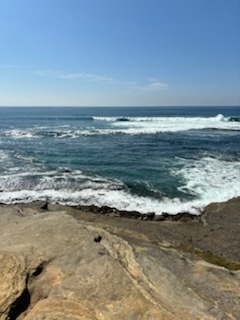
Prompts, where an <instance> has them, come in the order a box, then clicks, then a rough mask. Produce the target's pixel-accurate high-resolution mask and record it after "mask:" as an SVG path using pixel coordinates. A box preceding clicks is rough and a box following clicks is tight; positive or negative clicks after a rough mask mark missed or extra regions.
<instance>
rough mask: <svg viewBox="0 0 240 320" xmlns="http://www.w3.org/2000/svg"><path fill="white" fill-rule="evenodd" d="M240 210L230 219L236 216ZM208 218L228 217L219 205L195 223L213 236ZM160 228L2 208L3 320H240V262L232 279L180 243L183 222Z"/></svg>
mask: <svg viewBox="0 0 240 320" xmlns="http://www.w3.org/2000/svg"><path fill="white" fill-rule="evenodd" d="M238 205H239V203H237V206H238ZM237 206H236V204H235V206H234V210H235V211H234V210H233V208H231V209H229V208H230V207H231V206H230V207H224V210H225V211H228V213H229V210H232V211H234V214H235V215H236V216H237V215H239V214H240V213H239V209H236V208H237ZM227 208H228V209H227ZM238 208H239V207H238ZM211 210H212V212H215V213H216V211H217V212H221V214H224V212H223V211H221V210H220V209H219V207H216V205H215V207H214V208H212V209H211V208H210V209H208V211H207V213H206V216H205V217H204V218H203V221H202V219H198V220H196V222H190V223H199V230H200V228H211V227H212V224H214V223H215V222H211V219H213V218H212V217H213V216H212V213H211ZM204 219H205V220H204ZM209 221H210V222H209ZM164 223H165V222H164ZM182 223H184V222H182ZM235 223H236V221H235ZM210 224H211V226H210ZM160 225H161V227H160ZM171 225H172V227H171ZM206 225H207V227H206ZM230 225H231V224H229V225H228V227H227V228H228V230H229V228H230ZM163 226H164V224H163V222H160V221H159V222H150V221H138V222H137V223H136V222H135V227H134V221H132V222H131V223H129V222H128V220H127V219H121V218H111V217H108V218H106V217H102V218H101V217H97V218H96V217H95V216H94V215H92V214H91V213H84V212H81V211H79V210H77V209H73V208H67V207H61V206H56V205H48V206H43V204H41V203H35V204H31V205H15V206H4V205H2V206H0V243H1V249H0V276H1V279H0V319H1V320H5V319H6V320H7V319H9V320H14V319H19V320H21V319H23V320H43V319H45V320H46V319H49V320H55V319H56V320H57V319H58V320H61V319H62V320H63V319H64V320H67V319H73V320H75V319H76V320H78V319H81V320H82V319H96V320H102V319H124V320H125V319H131V320H135V319H166V320H168V319H169V320H170V319H184V320H185V319H186V320H187V319H189V320H190V319H191V320H194V319H239V318H240V311H239V310H240V295H239V287H240V271H239V269H240V268H238V266H239V263H240V261H238V258H237V257H236V259H235V261H233V263H234V266H235V268H232V270H229V268H228V265H225V266H220V265H218V263H216V261H214V263H211V259H209V257H208V259H205V256H204V252H203V251H199V250H200V249H201V250H202V249H203V247H202V248H200V247H198V248H197V249H196V248H195V247H191V248H189V247H186V246H185V244H183V242H182V239H184V238H181V237H179V238H180V239H179V241H177V237H176V229H174V228H175V227H176V228H178V226H179V228H181V222H179V221H177V222H172V221H171V223H170V226H169V222H166V223H165V234H164V233H162V236H161V237H160V236H159V237H158V236H157V233H156V232H157V231H158V232H161V230H162V228H163ZM173 226H175V227H173ZM171 228H172V230H173V232H172V237H171V232H170V231H169V230H170V229H171ZM146 230H147V231H146ZM179 230H180V229H179ZM203 230H204V232H206V230H205V229H203ZM179 232H180V231H179ZM202 232H203V231H202ZM222 232H223V230H222ZM173 234H175V237H174V236H173ZM179 234H180V233H179ZM204 234H205V233H204ZM154 235H155V236H154ZM209 237H210V234H209ZM154 239H155V240H154ZM153 240H154V241H153ZM238 240H239V239H235V241H236V243H237V242H238ZM206 245H207V243H206ZM199 252H200V253H199ZM223 253H224V251H223ZM212 255H214V252H213V253H212ZM234 257H235V256H234ZM222 258H224V259H225V260H226V261H228V260H227V259H228V257H227V256H226V257H222ZM217 261H219V260H217ZM230 269H231V268H230Z"/></svg>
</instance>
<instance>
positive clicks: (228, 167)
mask: <svg viewBox="0 0 240 320" xmlns="http://www.w3.org/2000/svg"><path fill="white" fill-rule="evenodd" d="M182 163H183V164H184V166H183V168H182V169H181V170H179V171H177V172H173V173H172V174H173V175H177V176H180V177H182V178H183V180H184V185H183V186H181V187H179V190H180V191H182V192H185V193H187V194H189V193H190V194H192V195H193V196H197V198H198V199H199V200H200V202H201V203H202V206H206V205H208V204H209V203H211V202H223V201H227V200H229V199H231V198H234V197H238V196H240V163H239V162H236V161H233V162H231V161H224V160H220V159H216V158H211V157H204V158H202V159H199V160H194V161H193V160H187V159H185V160H184V159H182Z"/></svg>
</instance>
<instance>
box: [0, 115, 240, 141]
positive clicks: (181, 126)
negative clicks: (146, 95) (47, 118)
mask: <svg viewBox="0 0 240 320" xmlns="http://www.w3.org/2000/svg"><path fill="white" fill-rule="evenodd" d="M89 119H93V120H94V121H97V122H98V123H99V122H105V123H106V124H107V126H104V127H99V125H97V124H96V126H92V125H91V126H88V127H83V128H82V129H74V128H71V127H69V126H59V127H55V128H51V127H35V128H30V129H25V130H20V129H12V130H7V131H2V132H0V135H1V136H5V137H10V138H14V139H32V138H41V137H53V138H59V139H62V138H73V139H74V138H79V137H81V136H91V135H116V134H125V135H140V134H157V133H164V132H181V131H182V132H183V131H189V130H211V129H214V130H225V131H226V130H229V131H240V120H239V119H240V118H238V117H224V116H223V115H222V114H218V115H217V116H215V117H209V118H204V117H92V118H88V120H89ZM93 123H94V122H93Z"/></svg>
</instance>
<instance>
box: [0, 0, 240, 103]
mask: <svg viewBox="0 0 240 320" xmlns="http://www.w3.org/2000/svg"><path fill="white" fill-rule="evenodd" d="M0 105H1V106H18V105H21V106H25V105H26V106H35V105H36V106H138V105H139V106H167V105H180V106H181V105H183V106H184V105H199V106H201V105H240V0H39V1H37V0H0Z"/></svg>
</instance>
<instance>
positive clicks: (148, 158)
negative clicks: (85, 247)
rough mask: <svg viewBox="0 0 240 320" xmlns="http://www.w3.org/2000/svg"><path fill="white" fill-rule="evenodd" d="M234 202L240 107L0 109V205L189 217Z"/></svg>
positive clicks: (239, 172) (239, 169)
mask: <svg viewBox="0 0 240 320" xmlns="http://www.w3.org/2000/svg"><path fill="white" fill-rule="evenodd" d="M237 196H240V107H214V108H213V107H145V108H143V107H139V108H138V107H134V108H133V107H129V108H127V107H125V108H123V107H114V108H113V107H106V108H103V107H91V108H82V107H81V108H80V107H79V108H77V107H74V108H73V107H66V108H65V107H49V108H46V107H41V108H40V107H34V108H33V107H14V108H13V107H11V108H10V107H2V108H0V202H1V203H5V204H13V203H28V202H32V201H35V200H42V201H47V202H51V203H60V204H65V205H84V206H88V205H89V206H90V205H96V206H99V207H101V206H108V207H112V208H116V209H118V210H125V211H138V212H140V213H153V212H154V213H155V214H162V213H163V212H164V213H169V214H177V213H180V212H189V213H192V214H199V213H201V212H202V210H203V209H204V208H205V207H206V206H207V205H208V204H209V203H212V202H223V201H226V200H228V199H230V198H233V197H237Z"/></svg>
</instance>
